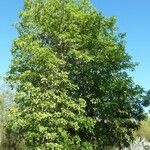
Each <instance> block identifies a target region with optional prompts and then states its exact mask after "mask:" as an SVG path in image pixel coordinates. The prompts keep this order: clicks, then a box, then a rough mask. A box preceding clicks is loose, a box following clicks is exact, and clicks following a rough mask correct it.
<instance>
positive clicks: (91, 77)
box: [6, 0, 145, 150]
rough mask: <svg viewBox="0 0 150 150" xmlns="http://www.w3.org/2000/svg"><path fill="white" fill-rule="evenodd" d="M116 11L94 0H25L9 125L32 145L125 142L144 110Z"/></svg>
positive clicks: (13, 66)
mask: <svg viewBox="0 0 150 150" xmlns="http://www.w3.org/2000/svg"><path fill="white" fill-rule="evenodd" d="M115 22H116V19H115V17H110V18H106V17H105V16H103V15H102V13H100V12H98V11H97V10H96V9H95V8H94V7H93V6H92V5H91V4H90V2H89V1H88V0H33V1H31V0H25V3H24V8H23V11H22V12H21V13H20V22H19V23H18V24H17V30H18V33H19V36H18V38H17V39H15V41H14V43H13V47H12V51H11V52H12V55H13V59H12V64H11V68H10V71H9V73H8V76H7V81H8V82H9V83H10V84H11V86H12V87H14V88H15V90H16V97H15V102H16V106H17V108H16V111H15V112H14V113H11V115H12V116H15V117H13V119H10V121H8V122H7V126H6V129H8V131H9V132H13V133H15V132H16V133H17V134H19V135H20V139H23V140H24V141H25V145H26V147H27V149H32V150H37V149H75V150H76V149H88V150H90V149H91V150H93V149H97V150H99V149H104V148H105V147H107V146H118V147H120V148H121V147H123V146H127V145H128V144H129V141H130V140H131V139H132V132H133V131H134V130H135V129H137V128H138V126H139V121H140V120H142V119H143V118H144V117H145V115H144V111H143V107H142V97H143V96H142V93H143V89H142V88H141V87H140V86H139V85H135V83H134V82H133V80H132V78H131V77H130V76H129V75H128V73H127V70H128V71H129V70H134V67H135V66H136V64H135V63H133V62H132V59H131V57H130V55H128V54H127V52H126V50H125V41H124V34H120V33H118V31H117V28H116V25H115Z"/></svg>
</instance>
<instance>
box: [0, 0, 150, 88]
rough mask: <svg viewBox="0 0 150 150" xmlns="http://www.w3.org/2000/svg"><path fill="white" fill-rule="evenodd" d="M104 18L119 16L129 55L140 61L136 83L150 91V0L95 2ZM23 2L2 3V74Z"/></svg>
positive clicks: (8, 1) (135, 75)
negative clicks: (14, 24)
mask: <svg viewBox="0 0 150 150" xmlns="http://www.w3.org/2000/svg"><path fill="white" fill-rule="evenodd" d="M92 3H93V4H94V6H95V7H96V8H97V9H98V10H100V11H102V12H103V14H104V15H105V16H108V17H109V16H112V15H113V16H116V18H117V26H118V27H119V29H120V32H126V33H127V37H126V41H127V44H126V47H127V52H128V53H129V54H131V55H132V56H133V60H134V61H137V62H139V63H140V64H139V66H138V67H137V68H136V71H135V72H134V73H132V76H133V78H134V81H135V82H136V83H138V84H140V85H142V86H143V87H144V88H145V89H146V90H148V89H150V69H149V68H150V59H149V58H150V9H149V6H150V0H132V1H131V0H92ZM22 5H23V0H1V1H0V7H1V9H0V20H1V23H0V61H1V62H0V75H4V74H5V72H6V71H7V70H8V66H9V64H10V61H11V54H10V48H11V45H12V41H13V39H14V38H15V37H16V36H17V33H16V30H15V28H14V27H13V23H14V22H16V21H17V20H18V12H19V11H20V10H21V8H22Z"/></svg>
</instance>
